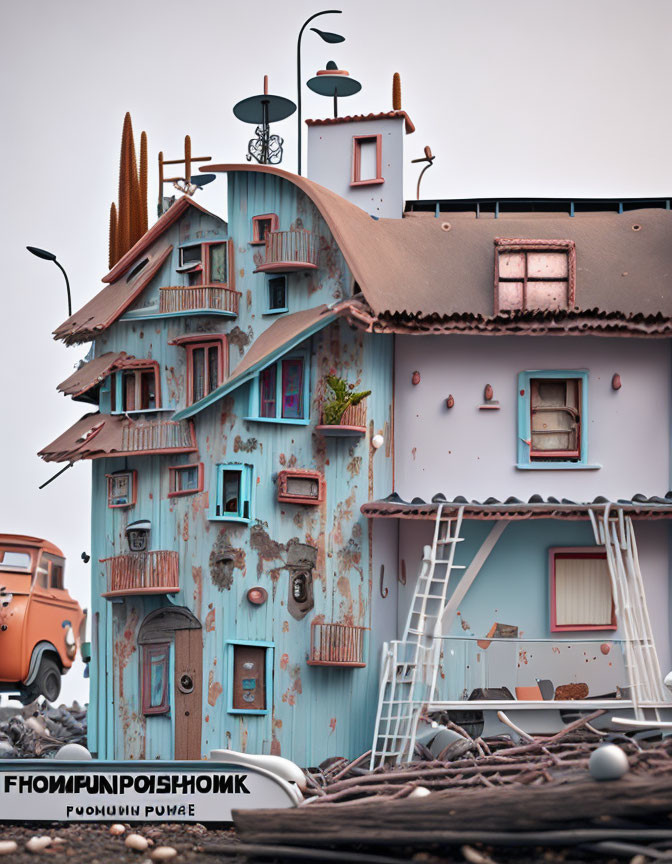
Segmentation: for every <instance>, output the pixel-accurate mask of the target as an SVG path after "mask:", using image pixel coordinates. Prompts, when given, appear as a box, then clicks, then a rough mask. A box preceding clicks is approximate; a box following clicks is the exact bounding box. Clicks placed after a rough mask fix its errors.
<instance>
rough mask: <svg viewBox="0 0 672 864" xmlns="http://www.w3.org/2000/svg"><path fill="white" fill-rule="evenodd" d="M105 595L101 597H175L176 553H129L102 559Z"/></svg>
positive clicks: (178, 575)
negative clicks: (171, 595)
mask: <svg viewBox="0 0 672 864" xmlns="http://www.w3.org/2000/svg"><path fill="white" fill-rule="evenodd" d="M101 563H105V564H107V591H106V592H105V593H104V594H103V595H102V596H103V597H124V596H127V595H130V594H176V593H177V592H178V591H179V590H180V574H179V561H178V555H177V552H166V551H160V552H130V553H128V554H127V555H116V556H115V557H114V558H103V559H102V561H101Z"/></svg>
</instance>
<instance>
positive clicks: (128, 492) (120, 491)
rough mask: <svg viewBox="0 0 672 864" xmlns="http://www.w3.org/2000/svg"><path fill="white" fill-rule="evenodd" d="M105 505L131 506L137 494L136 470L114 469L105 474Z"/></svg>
mask: <svg viewBox="0 0 672 864" xmlns="http://www.w3.org/2000/svg"><path fill="white" fill-rule="evenodd" d="M105 476H106V477H107V506H108V507H133V506H134V505H135V500H136V496H137V489H136V485H137V476H138V473H137V471H115V472H114V474H106V475H105Z"/></svg>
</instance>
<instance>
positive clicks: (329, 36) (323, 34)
mask: <svg viewBox="0 0 672 864" xmlns="http://www.w3.org/2000/svg"><path fill="white" fill-rule="evenodd" d="M342 13H343V10H342V9H325V10H324V12H316V13H315V14H314V15H311V16H310V18H308V19H307V20H306V21H304V22H303V27H302V28H301V29H300V30H299V38H298V40H297V43H296V93H297V99H296V103H297V107H298V115H297V117H298V124H299V158H298V170H297V174H299V175H300V174H301V131H302V130H301V37H302V36H303V31H304V30H305V29H306V27H307V26H308V24H310V22H311V21H312V20H313V19H314V18H318V17H319V16H320V15H341V14H342ZM310 29H311V30H312V31H313V33H317V35H318V36H319V37H320V39H322V41H323V42H328V43H329V44H331V45H333V44H334V43H335V42H345V36H341V35H340V33H329V32H327V31H326V30H318V29H317V27H311V28H310Z"/></svg>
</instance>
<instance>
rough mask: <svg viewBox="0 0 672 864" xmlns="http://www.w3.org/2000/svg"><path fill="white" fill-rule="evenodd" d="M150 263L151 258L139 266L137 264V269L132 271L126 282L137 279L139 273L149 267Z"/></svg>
mask: <svg viewBox="0 0 672 864" xmlns="http://www.w3.org/2000/svg"><path fill="white" fill-rule="evenodd" d="M148 263H149V258H144V259H143V260H142V261H140V263H139V264H136V265H135V267H134V268H133V269H132V270H131V272H130V273H129V274H128V276H127V277H126V281H127V282H132V281H133V279H135V277H136V276H137V275H138V273H139V272H140V271H141V270H143V269H144V268H145V267H146V266H147V264H148Z"/></svg>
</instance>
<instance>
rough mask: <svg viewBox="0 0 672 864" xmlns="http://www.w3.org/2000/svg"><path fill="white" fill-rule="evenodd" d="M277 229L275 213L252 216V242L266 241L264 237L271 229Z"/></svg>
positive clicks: (260, 242)
mask: <svg viewBox="0 0 672 864" xmlns="http://www.w3.org/2000/svg"><path fill="white" fill-rule="evenodd" d="M277 230H278V216H277V214H276V213H264V214H263V215H261V216H253V217H252V240H251V241H250V242H251V243H252V244H259V245H261V244H262V243H265V242H266V237H267V235H268V234H270V233H271V231H277Z"/></svg>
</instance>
